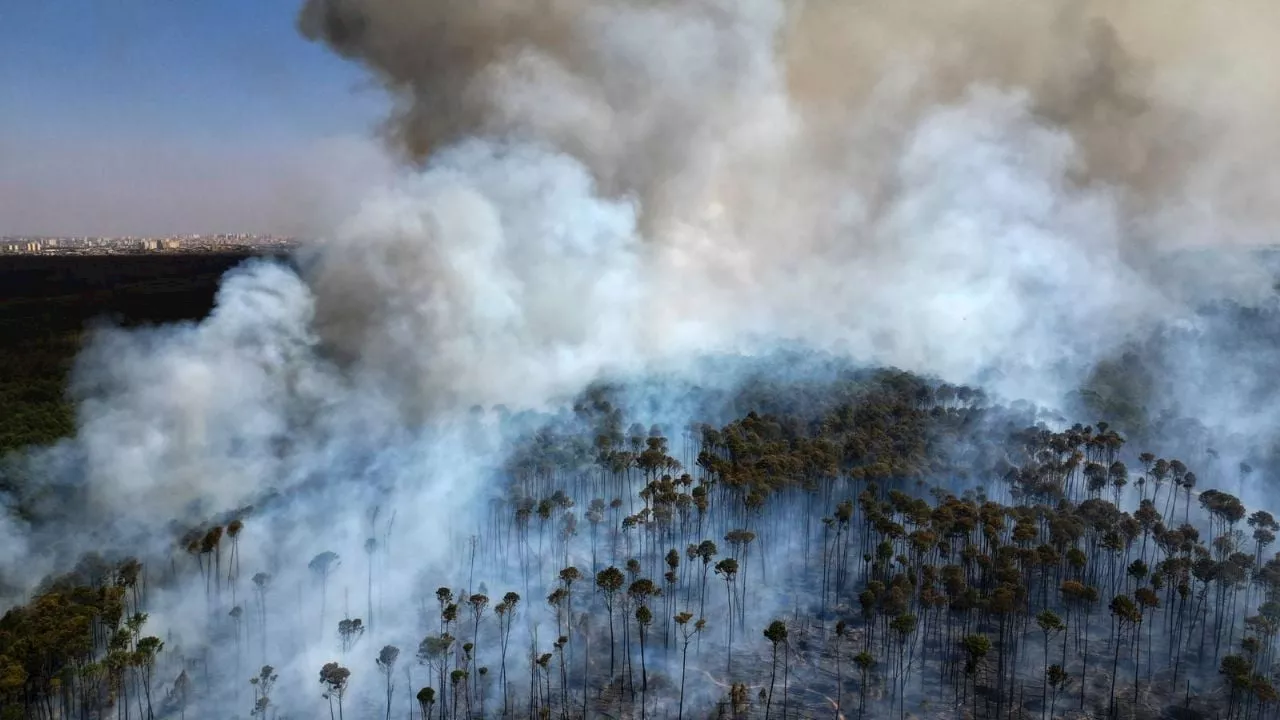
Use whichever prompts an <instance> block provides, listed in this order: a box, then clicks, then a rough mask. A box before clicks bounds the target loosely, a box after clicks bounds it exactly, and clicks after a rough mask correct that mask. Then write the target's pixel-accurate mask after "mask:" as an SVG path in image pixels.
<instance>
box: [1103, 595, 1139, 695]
mask: <svg viewBox="0 0 1280 720" xmlns="http://www.w3.org/2000/svg"><path fill="white" fill-rule="evenodd" d="M1107 607H1108V608H1109V609H1110V610H1111V617H1112V618H1113V619H1114V621H1115V626H1116V630H1115V633H1114V634H1113V636H1112V641H1113V642H1112V644H1113V645H1114V646H1115V659H1114V660H1113V661H1112V663H1111V700H1110V702H1111V704H1110V710H1109V713H1110V714H1112V715H1114V714H1115V710H1116V676H1117V675H1118V674H1119V669H1120V639H1121V637H1122V636H1123V634H1124V628H1125V627H1126V626H1128V625H1133V624H1135V623H1137V622H1138V621H1139V620H1140V619H1141V617H1140V616H1139V614H1138V608H1137V606H1135V605H1134V604H1133V600H1131V599H1130V598H1129V596H1128V595H1116V596H1115V597H1114V598H1112V599H1111V602H1110V603H1109V604H1108V605H1107ZM1134 682H1135V683H1136V682H1137V678H1136V677H1135V678H1134Z"/></svg>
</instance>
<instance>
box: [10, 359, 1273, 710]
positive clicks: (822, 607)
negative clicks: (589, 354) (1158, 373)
mask: <svg viewBox="0 0 1280 720" xmlns="http://www.w3.org/2000/svg"><path fill="white" fill-rule="evenodd" d="M686 390H688V391H689V392H690V393H693V394H696V393H697V391H696V390H693V389H686ZM624 394H625V393H624V389H622V388H616V387H599V388H593V389H592V390H590V391H588V392H587V393H585V394H584V395H583V396H582V397H581V398H579V400H578V401H577V402H576V403H575V405H574V407H573V409H572V411H571V412H566V413H565V414H562V415H560V416H556V417H553V418H534V417H531V416H513V417H507V419H506V422H508V423H510V424H512V425H513V426H521V427H525V428H526V431H525V432H524V433H523V440H521V441H520V442H519V443H518V444H517V446H516V447H515V448H514V449H513V450H512V452H511V453H510V456H509V457H510V459H509V462H508V463H507V465H506V467H505V469H504V470H503V472H502V476H503V477H504V478H505V482H506V486H507V490H506V494H505V496H504V498H503V499H502V500H501V501H499V502H496V503H495V505H494V507H493V508H492V509H491V515H490V518H491V519H490V521H489V522H488V523H486V524H485V527H483V528H482V529H481V532H480V533H479V534H476V535H473V536H471V538H470V542H469V543H468V544H467V545H466V546H465V547H464V549H463V550H462V552H464V553H469V554H470V557H471V571H470V573H467V574H466V576H463V577H440V578H437V579H435V582H434V583H431V582H428V583H426V584H424V585H423V589H422V590H421V592H422V597H420V598H413V602H414V603H415V604H417V605H418V606H419V607H420V608H421V611H420V615H421V617H420V628H421V635H420V636H419V637H404V638H400V639H399V644H396V643H388V644H386V645H384V646H382V648H381V650H376V649H375V648H373V647H366V646H364V645H362V644H360V640H361V638H362V637H363V636H364V635H365V633H366V631H368V630H369V629H370V628H371V627H372V626H374V623H373V617H372V612H373V607H374V605H373V601H372V599H370V601H369V608H368V609H369V611H370V614H369V615H367V616H366V618H365V619H360V618H352V617H350V616H349V615H348V616H344V617H343V618H342V619H341V620H340V621H338V622H336V623H334V621H333V620H332V619H331V618H326V617H325V615H324V610H323V608H322V610H321V617H320V624H321V626H322V627H326V628H329V627H336V637H337V638H338V639H339V640H340V641H341V647H342V650H343V654H344V658H348V659H346V660H344V661H343V663H338V662H332V663H328V664H326V665H324V667H323V668H317V669H318V671H319V674H318V677H319V680H320V687H319V688H318V690H317V692H316V693H315V697H316V698H317V700H318V701H321V702H323V703H325V704H324V705H322V706H320V707H322V708H325V707H327V708H329V709H330V710H331V711H332V712H333V713H334V715H335V717H336V716H339V715H342V714H343V713H347V712H350V713H353V715H358V716H360V717H372V716H375V715H382V714H385V716H387V717H390V716H391V715H392V714H395V715H397V716H405V715H406V714H408V715H411V716H413V717H419V716H422V717H426V716H432V717H441V718H456V717H459V716H461V717H499V716H505V717H547V718H550V717H557V718H565V717H583V716H589V717H595V716H601V715H609V716H618V715H619V714H621V715H622V716H627V717H632V716H635V717H645V716H647V715H653V716H654V717H672V716H674V717H683V716H686V715H687V716H689V717H707V716H709V715H711V716H717V715H718V716H722V717H740V718H746V717H757V716H758V717H773V716H778V717H825V716H838V715H841V714H843V716H846V717H851V716H852V715H853V714H855V713H857V714H858V715H859V716H868V717H884V716H886V715H895V716H903V717H905V716H906V715H907V714H913V715H918V714H920V713H935V714H936V713H940V714H942V715H946V716H958V715H962V714H967V713H972V714H973V715H975V716H978V717H1005V716H1010V717H1033V716H1050V715H1054V716H1060V715H1062V714H1064V713H1068V714H1075V713H1079V712H1089V713H1093V714H1096V715H1107V714H1109V715H1112V716H1117V717H1126V718H1127V717H1154V716H1157V715H1158V714H1161V713H1164V712H1166V711H1168V710H1169V708H1171V707H1178V706H1181V707H1184V708H1186V709H1187V710H1188V711H1191V712H1209V711H1210V710H1212V712H1213V713H1214V714H1216V716H1219V717H1241V718H1246V717H1265V716H1266V715H1268V714H1270V713H1272V712H1273V711H1274V710H1275V708H1276V702H1277V695H1276V692H1275V690H1274V687H1273V685H1272V673H1271V669H1270V668H1271V665H1272V661H1273V653H1274V640H1275V635H1276V630H1277V628H1278V627H1280V625H1278V624H1277V623H1280V560H1278V559H1275V558H1272V557H1268V555H1269V552H1268V550H1269V548H1270V546H1271V545H1272V543H1273V542H1274V540H1275V532H1276V531H1277V530H1280V525H1278V524H1277V522H1276V521H1275V519H1274V518H1273V517H1272V516H1271V515H1270V514H1268V513H1267V512H1266V511H1263V510H1252V511H1251V510H1249V509H1246V508H1245V507H1244V506H1243V505H1242V504H1241V502H1240V501H1239V500H1238V499H1237V498H1235V497H1233V496H1232V495H1229V494H1227V493H1224V492H1221V491H1217V490H1211V489H1208V490H1201V488H1200V487H1199V486H1198V483H1197V478H1196V475H1195V473H1194V472H1193V471H1192V470H1191V469H1190V468H1188V467H1187V466H1186V465H1184V464H1183V463H1182V462H1179V461H1177V460H1174V459H1165V458H1157V457H1154V456H1153V455H1150V454H1147V453H1141V454H1133V453H1132V452H1130V450H1129V449H1128V448H1127V447H1126V445H1125V442H1124V439H1123V438H1122V437H1121V436H1120V435H1119V434H1118V433H1116V432H1115V431H1113V430H1112V429H1111V428H1110V427H1109V426H1107V425H1106V424H1105V423H1098V424H1097V425H1096V426H1092V427H1088V426H1081V425H1074V426H1071V427H1068V428H1065V429H1062V430H1059V431H1055V430H1052V429H1049V428H1047V427H1045V426H1043V425H1037V424H1036V423H1035V418H1034V416H1032V415H1031V414H1030V413H1031V411H1030V410H1028V409H1023V410H1022V411H1021V412H1013V411H1010V410H1008V409H1002V408H993V407H991V406H989V404H988V403H987V401H986V398H985V397H984V396H983V394H982V393H981V392H979V391H976V390H973V389H970V388H964V387H953V386H949V385H945V384H942V385H940V384H937V383H932V382H929V381H927V380H925V379H922V378H919V377H916V376H913V375H910V374H907V373H902V372H897V371H890V370H883V371H857V372H854V371H844V372H839V373H835V374H833V375H832V377H830V378H828V379H827V380H825V381H823V382H821V383H814V382H807V383H792V382H788V383H778V384H775V385H773V386H770V385H768V384H766V383H764V382H762V379H761V378H760V377H755V378H753V379H752V380H751V381H749V382H748V383H747V384H746V385H745V386H744V389H743V390H742V391H741V392H739V393H736V394H734V395H732V396H731V397H723V396H717V397H711V396H708V397H706V398H703V399H702V401H700V402H698V403H692V405H693V406H697V407H701V408H702V409H701V410H700V412H705V413H709V414H714V412H717V411H718V412H724V411H726V410H730V409H733V408H741V407H742V406H743V405H749V406H753V407H755V408H759V410H758V411H757V410H748V411H746V412H743V413H741V414H738V415H737V416H736V417H733V418H731V419H729V420H728V421H727V422H717V423H716V424H707V423H705V422H697V421H696V420H697V418H694V420H695V422H691V423H689V424H688V425H686V426H683V427H673V428H669V429H668V428H662V427H658V426H647V425H643V424H640V423H636V422H633V421H632V419H631V418H630V417H629V416H628V414H627V413H626V412H625V411H624V410H623V408H622V407H621V406H620V405H619V404H618V399H619V398H620V397H622V396H623V395H624ZM717 409H718V410H717ZM373 518H374V524H375V525H376V524H377V513H376V512H375V513H374V514H373ZM253 521H254V515H253V512H252V511H245V512H244V513H243V514H241V515H237V516H235V517H233V518H231V519H230V520H227V519H220V520H219V522H218V523H217V524H210V525H206V526H203V527H200V528H196V529H191V530H190V531H188V532H187V533H186V534H184V535H183V536H181V537H178V538H175V541H176V543H177V545H176V547H177V548H179V549H181V550H182V551H183V554H185V555H186V556H187V558H188V559H187V560H186V561H183V562H182V563H180V564H179V563H176V562H174V561H172V560H170V561H168V563H171V564H170V565H169V566H165V564H164V563H162V564H161V565H160V566H158V567H157V569H156V570H155V571H154V572H152V573H147V572H145V571H144V570H143V566H142V565H141V564H140V563H139V562H138V561H136V560H133V559H126V560H124V561H123V562H117V563H105V562H103V561H101V560H100V559H98V558H93V557H91V558H87V559H86V560H85V561H84V562H83V563H82V564H81V567H79V568H77V570H76V572H74V573H72V574H71V575H69V576H67V577H65V578H61V579H59V580H57V581H56V582H54V583H52V584H51V585H50V586H49V587H48V589H47V590H46V591H44V592H43V593H41V594H40V595H39V596H38V597H36V598H35V599H34V600H33V601H32V602H30V603H28V604H27V605H26V606H23V607H20V608H16V609H13V610H11V611H10V612H9V613H7V614H6V615H5V617H4V618H3V620H0V649H2V652H0V703H2V708H3V709H2V710H0V717H6V718H7V717H14V718H17V717H31V718H55V717H98V716H105V714H106V713H110V712H114V713H116V714H117V715H118V716H120V717H130V716H132V715H133V714H135V713H136V714H137V716H139V717H142V716H144V713H145V717H156V716H159V717H177V716H183V715H185V712H186V710H187V708H188V707H196V706H199V705H200V704H201V703H207V702H208V701H209V699H210V698H209V697H208V695H209V693H216V688H217V684H216V682H212V681H210V680H209V674H210V672H211V670H210V668H211V667H213V668H215V670H213V672H215V673H216V672H217V670H216V668H218V667H223V668H225V667H226V666H228V665H230V664H231V662H230V657H229V653H232V652H234V658H235V662H234V664H235V666H236V667H239V666H240V665H241V664H242V663H243V662H245V660H243V658H245V657H247V656H250V655H251V654H253V653H252V652H251V651H250V650H249V648H253V647H256V646H260V648H261V650H260V655H261V657H262V658H263V659H264V665H266V662H267V661H269V657H270V655H271V653H272V652H275V650H274V649H273V648H274V647H275V643H274V641H273V642H271V643H268V641H267V639H266V638H267V635H268V633H269V632H270V629H269V627H268V624H269V622H270V618H271V615H270V613H269V612H268V605H269V604H270V603H272V597H273V594H272V587H271V577H270V576H269V575H268V574H266V573H264V572H258V573H255V574H250V573H249V572H247V571H246V572H245V573H244V574H243V575H242V573H241V570H240V568H239V565H238V563H237V547H238V536H239V534H240V531H241V529H242V528H243V527H244V523H246V522H253ZM382 527H384V528H385V535H382V534H379V533H373V532H371V537H370V539H369V541H368V543H367V544H366V547H365V548H364V549H365V551H366V552H367V553H368V554H369V556H370V558H371V560H370V571H369V585H370V588H369V593H370V598H372V594H373V592H374V586H375V582H376V581H380V580H379V578H375V574H374V571H373V569H372V568H373V566H374V564H373V560H372V558H374V557H375V556H376V555H377V554H378V553H380V552H381V551H382V549H381V545H382V543H384V542H386V541H387V539H388V538H389V537H390V534H391V531H390V528H389V527H387V526H386V524H385V522H384V524H383V526H382ZM477 558H479V560H480V562H481V566H482V570H481V574H482V575H483V574H484V570H483V568H484V567H485V566H491V567H492V566H497V565H500V564H502V563H504V562H505V563H509V562H511V558H514V559H515V560H514V563H515V567H516V568H518V574H517V576H516V577H514V578H511V577H508V578H506V579H507V580H512V581H514V582H513V584H512V587H510V588H506V589H502V590H501V591H500V592H499V594H497V595H492V596H491V595H490V594H489V593H490V592H492V591H491V590H489V589H487V588H485V587H484V584H483V583H481V584H479V585H475V584H473V583H474V581H475V576H474V573H475V562H476V559H477ZM337 561H338V555H337V554H336V553H332V552H326V553H321V554H319V555H317V556H316V557H314V558H311V559H310V560H309V561H308V560H307V559H300V560H299V562H302V563H304V564H309V565H310V569H311V572H312V573H313V574H314V576H315V577H316V578H317V582H318V583H319V591H320V592H322V593H325V594H326V595H327V593H328V589H327V579H328V578H329V576H330V574H331V571H332V569H333V567H335V565H336V563H337ZM153 562H159V559H157V560H155V561H153ZM148 578H149V580H148ZM148 582H150V583H152V584H153V585H155V586H156V587H163V586H166V585H174V584H180V583H199V584H200V585H202V586H203V587H204V591H205V593H206V595H207V597H209V598H211V600H210V601H209V602H208V607H209V608H210V610H209V612H211V613H217V615H218V616H221V617H228V618H230V620H229V623H230V624H229V625H226V624H225V622H226V621H224V626H225V627H230V628H232V630H231V635H232V637H234V640H235V642H234V643H228V642H223V643H220V646H219V647H214V648H207V647H201V648H191V647H188V648H178V647H174V648H170V647H166V644H165V643H164V642H162V641H161V640H160V639H159V638H157V637H153V636H150V635H148V634H147V631H146V622H147V615H146V611H147V601H148V594H149V592H151V591H153V590H154V589H155V588H149V587H148ZM517 583H518V584H517ZM432 587H434V588H435V589H434V590H433V589H432ZM455 588H461V589H455ZM495 590H496V588H495ZM226 593H230V595H231V602H232V603H233V606H232V607H231V609H230V610H229V611H228V609H227V605H228V602H227V600H226V598H225V594H226ZM237 593H238V594H237ZM534 618H536V620H535V619H534ZM215 619H216V618H213V617H211V619H210V622H213V621H214V620H215ZM366 621H367V622H366ZM534 622H544V623H546V624H547V625H549V626H551V627H554V633H553V634H552V636H551V637H543V636H536V637H537V638H538V639H537V640H536V643H535V644H534V645H532V646H529V647H526V646H525V645H524V640H523V639H522V638H521V637H520V634H519V633H516V634H513V633H512V627H513V625H516V626H517V627H522V626H525V625H528V624H533V623H534ZM402 647H403V648H405V649H404V650H403V651H402V650H401V648H402ZM233 648H234V649H233ZM362 653H363V654H371V653H372V654H373V655H376V667H377V669H378V673H377V674H374V673H370V672H365V673H363V675H362V674H361V673H359V672H356V671H353V670H352V669H351V668H352V667H356V665H355V664H354V663H353V662H352V661H351V660H350V656H352V655H356V656H358V655H360V654H362ZM406 665H417V666H418V667H419V668H420V670H419V671H418V675H417V676H416V677H417V683H415V686H412V687H405V686H403V685H400V686H398V685H397V684H396V681H397V680H398V679H399V674H400V672H401V670H397V667H399V668H401V669H404V668H405V666H406ZM348 666H349V667H348ZM242 674H243V675H244V677H245V680H248V679H249V676H250V675H252V680H251V681H250V682H251V683H252V689H253V695H252V702H251V703H247V706H246V707H244V708H243V710H244V711H245V712H249V711H252V712H253V713H254V714H255V715H258V716H268V717H286V716H288V717H295V718H296V717H314V714H315V712H317V710H318V708H317V707H315V706H302V707H294V706H282V704H280V703H279V702H278V701H276V700H274V699H273V697H274V696H273V693H277V691H278V687H277V686H276V683H277V681H278V677H277V676H276V674H275V671H274V669H273V668H272V667H271V666H270V665H266V666H265V667H262V669H261V671H260V672H256V673H255V672H249V671H248V670H245V671H244V672H243V673H242ZM379 675H381V677H379ZM245 686H246V687H248V686H249V683H247V682H246V683H245ZM277 694H278V693H277ZM376 698H381V699H380V700H378V699H376ZM384 704H385V708H384V707H383V705H384ZM204 706H205V707H208V705H207V704H206V705H204ZM320 711H321V712H323V710H320Z"/></svg>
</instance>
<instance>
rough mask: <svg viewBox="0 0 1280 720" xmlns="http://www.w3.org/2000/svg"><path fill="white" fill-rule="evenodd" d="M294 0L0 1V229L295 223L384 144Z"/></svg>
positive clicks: (353, 80)
mask: <svg viewBox="0 0 1280 720" xmlns="http://www.w3.org/2000/svg"><path fill="white" fill-rule="evenodd" d="M297 10H298V5H297V3H293V2H286V3H256V2H252V1H251V0H228V1H227V2H225V3H219V4H217V6H216V7H215V6H209V5H192V4H187V3H173V4H165V3H151V2H143V1H142V0H123V1H122V2H118V3H110V4H107V5H95V4H89V5H86V4H84V3H80V2H77V1H76V0H47V1H46V2H41V3H12V4H9V5H6V6H5V8H4V9H3V10H0V235H6V236H7V235H50V236H57V235H63V236H65V235H87V234H98V235H130V234H134V235H167V234H173V233H183V232H191V231H193V230H200V231H205V230H209V231H215V232H216V231H221V230H224V229H225V230H228V231H240V230H244V231H249V232H257V233H286V234H303V233H306V232H310V231H312V230H313V229H314V227H313V226H314V225H316V224H320V223H323V222H325V221H326V220H327V218H325V217H324V216H323V215H324V211H325V210H326V209H328V208H329V207H330V206H332V205H334V204H335V202H336V201H337V200H340V199H341V198H343V197H347V196H354V195H357V194H358V193H359V191H360V189H361V188H362V187H363V186H364V185H365V184H366V182H365V181H364V180H362V178H365V177H366V176H367V175H370V174H376V173H377V172H379V171H381V169H382V168H385V167H386V166H387V165H388V164H389V161H388V160H386V159H385V158H384V157H382V156H381V153H380V150H379V147H378V143H377V141H376V139H375V138H374V136H373V135H374V134H373V128H374V127H375V125H376V122H377V119H378V118H379V117H381V116H382V115H383V114H384V111H385V104H386V101H385V98H383V96H382V94H381V92H380V91H378V90H374V89H372V86H371V84H370V83H369V82H368V81H367V79H366V78H365V77H364V75H363V74H362V72H361V71H360V70H359V69H358V68H356V67H354V66H352V65H351V64H349V63H346V62H344V61H343V60H341V59H339V58H336V57H334V56H332V55H331V54H330V53H329V52H328V51H327V50H326V49H324V48H322V47H320V46H318V45H315V44H313V43H310V42H308V41H307V40H305V39H304V38H302V37H301V35H299V34H298V32H297V30H296V22H295V20H296V18H295V15H296V13H297Z"/></svg>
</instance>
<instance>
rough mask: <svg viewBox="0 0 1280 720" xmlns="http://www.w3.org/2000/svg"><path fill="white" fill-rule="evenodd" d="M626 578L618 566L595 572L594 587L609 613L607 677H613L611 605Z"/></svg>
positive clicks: (613, 649)
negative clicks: (602, 597) (600, 595)
mask: <svg viewBox="0 0 1280 720" xmlns="http://www.w3.org/2000/svg"><path fill="white" fill-rule="evenodd" d="M626 581H627V578H626V576H624V575H623V574H622V571H621V570H619V569H618V568H616V567H614V566H612V565H610V566H609V567H607V568H605V569H604V570H601V571H600V572H598V573H596V588H597V589H599V591H600V593H601V594H602V595H603V596H604V607H605V611H606V612H607V613H608V614H609V677H610V679H612V678H613V677H614V651H615V649H616V647H617V646H616V643H615V641H614V638H613V607H614V600H615V599H616V598H617V594H618V592H619V591H621V590H622V586H623V584H624V583H626Z"/></svg>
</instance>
